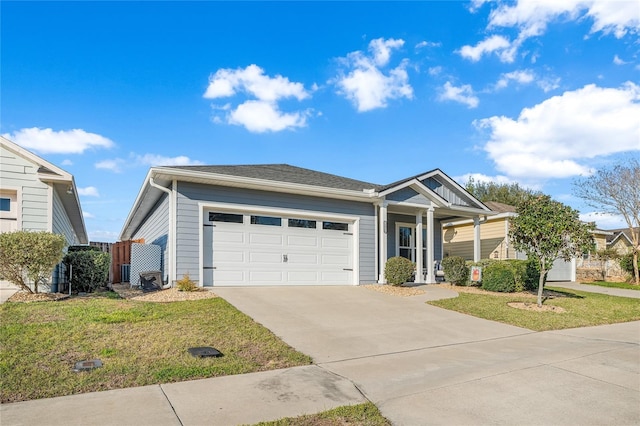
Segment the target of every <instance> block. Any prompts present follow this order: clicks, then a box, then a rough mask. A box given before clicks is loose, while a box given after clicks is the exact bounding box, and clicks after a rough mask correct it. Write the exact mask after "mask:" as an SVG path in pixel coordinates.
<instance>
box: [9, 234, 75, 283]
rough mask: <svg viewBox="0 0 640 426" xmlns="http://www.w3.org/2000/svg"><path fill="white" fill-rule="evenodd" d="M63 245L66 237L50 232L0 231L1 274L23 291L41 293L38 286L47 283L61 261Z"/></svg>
mask: <svg viewBox="0 0 640 426" xmlns="http://www.w3.org/2000/svg"><path fill="white" fill-rule="evenodd" d="M64 246H65V239H64V237H63V236H62V235H58V234H52V233H51V232H29V231H16V232H9V233H4V234H0V276H1V277H2V278H3V279H5V280H7V281H9V282H12V283H13V284H15V285H17V286H18V287H20V288H21V289H22V290H24V291H27V292H29V293H38V291H39V289H38V286H39V285H40V284H46V283H47V279H48V278H49V277H50V276H51V273H52V272H53V269H54V268H55V267H56V265H57V264H58V263H59V262H60V260H62V256H63V255H64V253H63V249H64ZM30 284H33V290H32V289H31V287H30Z"/></svg>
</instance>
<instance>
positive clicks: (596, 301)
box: [428, 288, 640, 331]
mask: <svg viewBox="0 0 640 426" xmlns="http://www.w3.org/2000/svg"><path fill="white" fill-rule="evenodd" d="M547 290H552V291H553V294H555V295H556V296H555V297H553V298H551V299H548V300H547V301H545V302H544V304H545V305H554V306H559V307H561V308H564V309H565V312H564V313H555V312H535V311H526V310H521V309H516V308H512V307H510V306H508V305H507V303H509V302H530V303H535V302H536V298H535V296H519V295H513V296H498V295H492V294H471V293H460V295H459V297H456V298H453V299H446V300H437V301H433V302H428V303H430V304H432V305H434V306H439V307H441V308H445V309H450V310H453V311H457V312H462V313H465V314H469V315H473V316H476V317H479V318H484V319H488V320H493V321H498V322H502V323H505V324H511V325H515V326H518V327H523V328H527V329H530V330H535V331H544V330H559V329H564V328H574V327H587V326H594V325H602V324H613V323H619V322H628V321H636V320H640V300H638V299H631V298H625V297H615V296H608V295H604V294H597V293H586V292H581V291H575V290H567V289H559V288H548V289H547Z"/></svg>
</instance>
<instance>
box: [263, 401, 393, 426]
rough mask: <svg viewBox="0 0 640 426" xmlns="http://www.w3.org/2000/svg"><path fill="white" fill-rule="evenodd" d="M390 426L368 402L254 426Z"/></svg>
mask: <svg viewBox="0 0 640 426" xmlns="http://www.w3.org/2000/svg"><path fill="white" fill-rule="evenodd" d="M344 425H352V426H390V425H391V423H390V422H389V421H388V420H387V419H385V418H384V417H382V414H380V411H378V408H377V407H376V406H375V405H374V404H372V403H370V402H368V403H366V404H359V405H347V406H344V407H338V408H334V409H333V410H329V411H324V412H322V413H319V414H309V415H306V416H300V417H287V418H284V419H280V420H276V421H274V422H262V423H258V424H257V425H256V426H344Z"/></svg>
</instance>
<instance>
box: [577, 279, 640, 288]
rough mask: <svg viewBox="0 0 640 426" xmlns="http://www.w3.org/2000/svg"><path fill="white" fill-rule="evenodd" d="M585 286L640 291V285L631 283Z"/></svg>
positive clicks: (605, 283) (602, 282)
mask: <svg viewBox="0 0 640 426" xmlns="http://www.w3.org/2000/svg"><path fill="white" fill-rule="evenodd" d="M581 284H585V285H597V286H600V287H610V288H623V289H625V290H640V285H635V284H629V283H614V282H610V281H594V282H591V283H581Z"/></svg>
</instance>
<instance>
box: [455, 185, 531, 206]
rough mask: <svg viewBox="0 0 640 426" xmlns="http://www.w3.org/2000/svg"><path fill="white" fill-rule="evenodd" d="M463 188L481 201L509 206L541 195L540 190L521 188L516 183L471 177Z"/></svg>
mask: <svg viewBox="0 0 640 426" xmlns="http://www.w3.org/2000/svg"><path fill="white" fill-rule="evenodd" d="M465 189H466V190H467V191H468V192H470V193H471V194H473V196H474V197H476V198H477V199H478V200H480V201H482V202H485V201H495V202H498V203H503V204H508V205H511V206H517V205H518V203H519V202H521V201H523V200H525V199H527V198H529V197H538V196H540V195H542V192H539V191H533V190H531V189H526V188H523V187H521V186H520V185H519V184H517V183H495V182H481V181H476V180H475V179H473V178H469V181H468V182H467V184H466V186H465Z"/></svg>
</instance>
